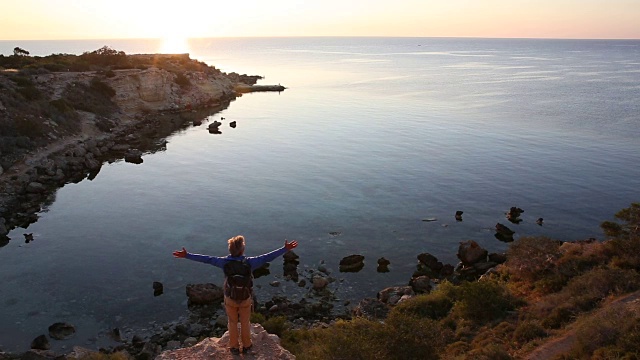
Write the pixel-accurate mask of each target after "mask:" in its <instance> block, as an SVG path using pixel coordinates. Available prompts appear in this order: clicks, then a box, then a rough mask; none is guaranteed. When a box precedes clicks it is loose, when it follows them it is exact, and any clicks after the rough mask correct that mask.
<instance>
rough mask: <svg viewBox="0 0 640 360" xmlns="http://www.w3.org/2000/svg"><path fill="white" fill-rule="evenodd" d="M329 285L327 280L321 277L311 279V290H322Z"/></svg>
mask: <svg viewBox="0 0 640 360" xmlns="http://www.w3.org/2000/svg"><path fill="white" fill-rule="evenodd" d="M327 285H329V280H327V279H325V278H324V277H322V276H314V277H313V289H314V290H322V289H324V288H326V287H327Z"/></svg>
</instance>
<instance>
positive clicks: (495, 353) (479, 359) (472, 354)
mask: <svg viewBox="0 0 640 360" xmlns="http://www.w3.org/2000/svg"><path fill="white" fill-rule="evenodd" d="M464 359H465V360H511V359H513V357H512V356H511V355H509V353H508V352H507V351H506V350H505V349H504V348H503V347H501V346H499V345H495V344H492V345H489V346H487V347H484V348H482V349H474V350H471V351H469V352H468V353H467V354H466V356H465V357H464Z"/></svg>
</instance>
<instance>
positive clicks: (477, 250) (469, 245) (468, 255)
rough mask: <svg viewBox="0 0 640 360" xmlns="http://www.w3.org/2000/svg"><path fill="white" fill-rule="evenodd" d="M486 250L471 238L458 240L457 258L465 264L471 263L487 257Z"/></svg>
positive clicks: (481, 260) (484, 259)
mask: <svg viewBox="0 0 640 360" xmlns="http://www.w3.org/2000/svg"><path fill="white" fill-rule="evenodd" d="M487 253H488V252H487V250H485V249H483V248H482V247H480V245H478V243H477V242H475V241H473V240H469V241H463V242H460V246H459V247H458V254H457V256H458V259H460V261H462V263H463V264H465V265H473V264H475V263H477V262H483V261H486V259H487Z"/></svg>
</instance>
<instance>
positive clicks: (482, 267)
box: [473, 261, 498, 274]
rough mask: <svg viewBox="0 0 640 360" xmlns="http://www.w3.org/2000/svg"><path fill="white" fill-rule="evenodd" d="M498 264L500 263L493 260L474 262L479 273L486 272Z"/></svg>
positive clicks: (474, 266)
mask: <svg viewBox="0 0 640 360" xmlns="http://www.w3.org/2000/svg"><path fill="white" fill-rule="evenodd" d="M496 265H498V263H494V262H492V261H487V262H479V263H475V264H473V268H474V269H475V270H476V273H477V274H484V273H485V272H487V270H489V269H491V268H494V267H496Z"/></svg>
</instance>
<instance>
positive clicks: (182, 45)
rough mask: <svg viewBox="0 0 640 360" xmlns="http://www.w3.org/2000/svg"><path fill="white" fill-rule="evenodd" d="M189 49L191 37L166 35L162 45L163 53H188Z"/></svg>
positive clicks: (161, 50) (161, 51)
mask: <svg viewBox="0 0 640 360" xmlns="http://www.w3.org/2000/svg"><path fill="white" fill-rule="evenodd" d="M189 50H190V49H189V39H188V38H186V37H182V36H175V35H171V36H166V37H164V38H163V39H162V44H161V45H160V53H161V54H186V53H189Z"/></svg>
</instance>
